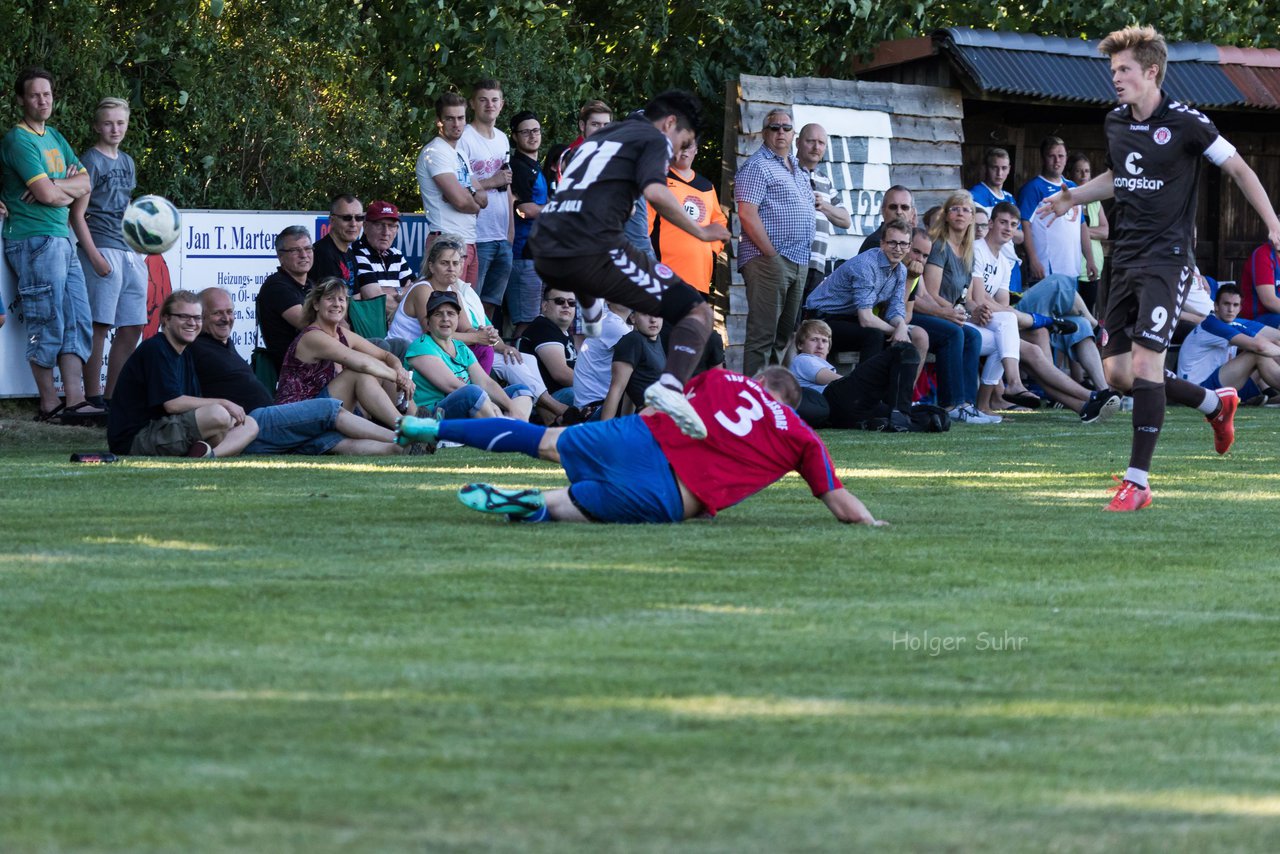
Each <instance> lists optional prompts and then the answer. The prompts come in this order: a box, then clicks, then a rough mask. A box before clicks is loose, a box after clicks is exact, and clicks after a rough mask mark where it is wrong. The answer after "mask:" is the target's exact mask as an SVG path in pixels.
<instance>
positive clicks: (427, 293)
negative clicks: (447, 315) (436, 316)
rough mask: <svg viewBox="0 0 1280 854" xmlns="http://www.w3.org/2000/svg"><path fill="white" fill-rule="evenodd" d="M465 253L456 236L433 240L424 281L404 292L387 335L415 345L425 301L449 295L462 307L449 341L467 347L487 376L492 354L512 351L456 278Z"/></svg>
mask: <svg viewBox="0 0 1280 854" xmlns="http://www.w3.org/2000/svg"><path fill="white" fill-rule="evenodd" d="M466 249H467V246H466V243H465V242H464V241H463V239H462V238H461V237H459V236H458V235H456V234H442V235H440V236H439V237H437V238H436V239H435V242H433V243H432V244H431V248H430V249H429V250H427V260H426V263H425V265H424V266H425V270H424V271H423V272H424V273H425V274H426V275H425V278H424V279H423V280H422V281H420V282H415V283H414V284H413V285H412V286H410V288H409V290H408V291H406V292H405V294H404V296H403V297H402V298H401V301H400V306H399V307H398V308H397V309H396V313H395V315H394V316H393V317H392V318H391V328H390V329H389V330H388V331H387V335H388V336H389V337H392V338H404V339H406V340H408V341H416V340H417V339H419V338H421V337H422V336H423V335H426V334H427V301H428V300H429V299H430V298H431V296H432V295H433V294H438V293H444V292H452V293H453V294H454V295H455V296H457V297H458V303H459V305H461V306H462V313H461V314H460V315H459V316H458V326H457V329H456V331H455V332H454V335H453V338H454V340H455V341H461V342H462V343H463V344H466V345H467V346H468V347H470V348H471V352H473V353H474V354H475V357H476V360H477V361H478V362H479V363H480V369H481V370H483V371H484V372H485V373H488V372H489V371H490V370H491V369H492V368H493V357H494V353H502V354H504V355H512V354H515V353H516V348H514V347H512V346H511V345H510V344H507V343H506V342H505V341H503V340H502V337H501V336H500V335H499V334H498V330H497V329H495V328H494V327H493V326H491V325H490V324H489V318H488V316H487V315H485V312H484V303H482V302H481V301H480V295H479V294H477V293H476V291H475V288H473V287H471V285H470V284H469V283H467V282H464V281H462V280H461V279H460V278H459V276H460V275H461V273H462V264H463V259H464V257H465V255H466ZM424 285H426V286H427V287H423V286H424ZM517 359H518V356H517Z"/></svg>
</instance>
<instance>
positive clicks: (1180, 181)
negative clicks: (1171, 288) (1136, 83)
mask: <svg viewBox="0 0 1280 854" xmlns="http://www.w3.org/2000/svg"><path fill="white" fill-rule="evenodd" d="M1105 128H1106V134H1107V167H1108V168H1109V169H1111V174H1112V181H1113V184H1114V187H1115V198H1116V204H1115V209H1114V210H1113V212H1112V215H1111V222H1112V226H1111V239H1112V256H1111V259H1112V262H1113V263H1116V264H1126V265H1133V264H1143V265H1164V266H1179V267H1181V266H1185V265H1189V264H1191V263H1192V256H1193V254H1194V250H1195V224H1196V190H1197V188H1198V186H1199V181H1200V164H1201V158H1202V157H1204V158H1207V159H1208V160H1210V161H1211V162H1212V163H1214V164H1215V165H1217V166H1221V165H1222V164H1223V163H1224V162H1226V160H1227V159H1228V158H1229V157H1231V155H1233V154H1235V148H1234V147H1233V146H1232V145H1231V143H1229V142H1227V141H1226V140H1225V139H1224V138H1223V137H1222V136H1221V135H1220V134H1219V133H1218V129H1217V128H1216V127H1214V126H1213V122H1211V121H1209V117H1208V116H1206V115H1204V114H1203V113H1201V112H1198V111H1197V110H1193V109H1191V108H1190V107H1187V106H1185V105H1183V104H1180V103H1178V102H1177V101H1174V100H1172V99H1170V98H1169V96H1168V95H1163V96H1162V98H1161V101H1160V106H1159V107H1157V108H1156V111H1155V112H1154V113H1152V114H1151V117H1150V118H1148V119H1145V120H1143V121H1140V122H1139V121H1135V120H1134V118H1133V116H1132V111H1131V108H1130V107H1129V105H1128V104H1122V105H1120V106H1119V107H1116V108H1115V109H1114V110H1112V111H1111V112H1110V113H1108V114H1107V120H1106V123H1105Z"/></svg>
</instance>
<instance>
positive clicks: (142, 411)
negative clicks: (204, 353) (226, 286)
mask: <svg viewBox="0 0 1280 854" xmlns="http://www.w3.org/2000/svg"><path fill="white" fill-rule="evenodd" d="M200 321H201V308H200V298H199V297H198V296H196V295H195V294H193V293H192V292H191V291H174V292H173V293H171V294H170V295H169V297H168V298H167V299H166V300H165V301H164V305H163V306H161V308H160V334H159V335H154V336H152V337H151V338H148V339H147V340H146V341H143V342H142V344H141V345H140V346H139V347H138V349H137V350H134V351H133V353H132V354H131V355H130V356H129V359H128V361H126V362H125V363H124V368H123V369H122V370H121V371H120V379H119V380H118V381H117V382H116V390H115V394H114V396H112V398H111V410H110V412H109V415H108V420H107V443H108V444H109V445H110V446H111V450H112V452H113V453H116V454H132V455H136V456H160V457H181V456H188V457H215V456H216V457H233V456H235V455H236V454H238V453H240V452H241V451H243V450H244V448H245V446H246V445H248V444H249V443H250V442H252V441H253V439H254V437H255V436H257V435H258V425H257V423H256V422H255V421H254V420H253V419H252V418H250V417H248V416H246V415H245V411H244V407H242V406H240V405H239V404H237V403H234V402H232V401H230V400H227V399H225V398H213V397H205V393H204V392H203V391H202V390H201V388H200V380H199V379H198V378H197V376H196V369H195V363H194V361H193V359H192V358H191V349H190V348H191V344H192V342H193V341H195V340H196V336H197V335H199V334H200Z"/></svg>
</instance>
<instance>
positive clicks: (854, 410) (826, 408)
mask: <svg viewBox="0 0 1280 854" xmlns="http://www.w3.org/2000/svg"><path fill="white" fill-rule="evenodd" d="M796 349H797V351H798V352H797V353H796V356H795V358H793V359H792V360H791V373H792V374H794V375H795V378H796V380H798V381H799V383H800V389H801V392H800V394H801V398H800V404H799V406H797V407H796V411H797V412H798V413H799V414H800V417H801V418H803V419H804V420H805V422H806V423H808V424H809V426H811V427H827V426H831V427H844V428H854V427H862V426H864V425H865V424H866V423H867V422H871V421H875V420H878V419H884V420H885V421H886V422H892V421H898V422H899V423H900V424H901V425H902V426H904V427H905V426H906V423H907V421H906V418H905V416H906V415H907V413H909V412H910V410H911V397H912V391H913V390H914V387H915V381H916V368H917V367H918V365H919V362H920V353H919V351H918V350H916V348H915V346H914V345H912V344H911V342H909V341H894V342H893V343H892V344H890V345H889V348H888V349H886V350H882V351H880V352H879V353H877V354H876V355H874V356H872V357H871V358H869V359H860V360H859V361H858V365H857V367H855V368H854V369H853V372H852V373H851V374H849V375H848V376H847V377H842V376H840V373H839V372H838V371H837V370H836V369H835V366H834V365H832V364H831V363H830V362H828V361H827V354H828V353H829V352H830V351H831V327H830V326H828V325H827V324H826V323H825V322H823V321H821V320H806V321H804V322H803V323H801V324H800V328H799V329H798V330H797V331H796ZM894 412H899V413H902V415H903V416H904V417H903V418H902V419H898V418H896V417H895V416H894V415H893V413H894Z"/></svg>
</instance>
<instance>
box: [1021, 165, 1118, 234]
mask: <svg viewBox="0 0 1280 854" xmlns="http://www.w3.org/2000/svg"><path fill="white" fill-rule="evenodd" d="M1115 194H1116V187H1115V184H1114V183H1113V182H1112V180H1111V170H1110V169H1108V170H1107V171H1106V172H1103V173H1102V174H1101V175H1098V176H1096V177H1094V178H1093V179H1092V180H1090V181H1089V182H1088V183H1086V184H1081V185H1080V186H1079V187H1076V188H1075V189H1070V188H1068V189H1065V190H1063V191H1061V192H1059V193H1054V194H1053V195H1052V196H1049V197H1048V198H1047V199H1045V200H1044V201H1043V202H1041V203H1040V206H1039V207H1037V208H1036V216H1038V217H1040V218H1041V219H1043V220H1044V221H1045V223H1046V224H1048V223H1051V222H1053V221H1054V220H1055V219H1057V218H1058V217H1060V216H1066V215H1067V213H1068V212H1069V211H1070V210H1071V209H1072V208H1073V207H1075V206H1076V205H1087V204H1089V202H1096V201H1099V200H1100V199H1109V198H1111V197H1112V196H1114V195H1115ZM1024 239H1025V238H1024Z"/></svg>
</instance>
